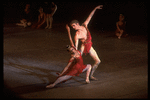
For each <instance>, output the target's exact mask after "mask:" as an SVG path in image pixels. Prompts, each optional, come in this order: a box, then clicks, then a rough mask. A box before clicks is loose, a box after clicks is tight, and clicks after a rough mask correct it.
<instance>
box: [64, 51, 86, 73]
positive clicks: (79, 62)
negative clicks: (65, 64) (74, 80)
mask: <svg viewBox="0 0 150 100" xmlns="http://www.w3.org/2000/svg"><path fill="white" fill-rule="evenodd" d="M78 52H79V51H78ZM79 53H80V52H79ZM69 62H72V64H71V65H70V66H69V68H68V70H67V71H66V72H64V74H63V75H70V76H79V74H80V73H82V71H83V69H84V68H86V65H84V64H83V59H82V56H81V53H80V57H78V58H75V59H74V60H73V61H71V60H70V61H69ZM63 75H62V76H63Z"/></svg>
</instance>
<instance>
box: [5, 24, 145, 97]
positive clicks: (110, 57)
mask: <svg viewBox="0 0 150 100" xmlns="http://www.w3.org/2000/svg"><path fill="white" fill-rule="evenodd" d="M90 31H91V35H92V42H93V47H94V49H95V50H96V51H97V54H98V56H99V58H100V59H101V63H100V65H99V67H98V68H97V70H96V72H95V74H94V76H95V77H96V78H98V81H91V83H90V84H85V75H86V73H82V74H80V75H79V77H74V78H73V79H72V80H69V81H67V82H65V83H62V84H58V85H57V86H56V87H55V88H53V89H46V88H45V86H46V85H48V84H49V83H52V82H54V81H55V79H56V78H57V74H56V72H61V71H62V70H63V68H64V67H65V66H66V64H67V62H68V60H69V58H70V54H69V53H68V52H67V51H66V45H68V44H70V42H69V38H68V34H67V31H66V29H65V24H54V26H53V29H51V30H48V29H31V28H23V27H18V26H15V25H14V24H8V25H4V26H3V80H4V89H3V92H4V96H5V97H19V98H30V99H31V98H59V99H67V98H71V99H72V98H73V99H78V98H81V99H82V98H87V99H89V98H105V99H109V98H148V37H147V36H144V35H130V34H129V35H128V36H127V37H126V38H125V37H123V38H121V39H120V40H119V39H118V38H117V37H115V36H114V34H115V33H114V32H111V31H105V30H104V32H102V31H101V30H96V31H94V30H90ZM71 32H72V37H73V36H74V31H71ZM83 60H84V63H85V64H88V63H89V64H93V63H94V61H93V60H92V58H91V57H90V56H89V55H86V56H85V55H83Z"/></svg>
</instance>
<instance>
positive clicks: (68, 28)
mask: <svg viewBox="0 0 150 100" xmlns="http://www.w3.org/2000/svg"><path fill="white" fill-rule="evenodd" d="M66 29H67V31H68V36H69V40H70V44H71V46H74V43H73V41H72V38H71V34H70V27H69V26H68V24H66Z"/></svg>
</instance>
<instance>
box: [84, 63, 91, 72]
mask: <svg viewBox="0 0 150 100" xmlns="http://www.w3.org/2000/svg"><path fill="white" fill-rule="evenodd" d="M90 67H91V65H90V64H87V66H86V68H84V69H83V71H82V72H85V71H86V70H88V69H89V68H90Z"/></svg>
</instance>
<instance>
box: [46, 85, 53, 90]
mask: <svg viewBox="0 0 150 100" xmlns="http://www.w3.org/2000/svg"><path fill="white" fill-rule="evenodd" d="M53 87H54V85H53V84H50V85H47V86H46V88H49V89H50V88H53Z"/></svg>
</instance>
